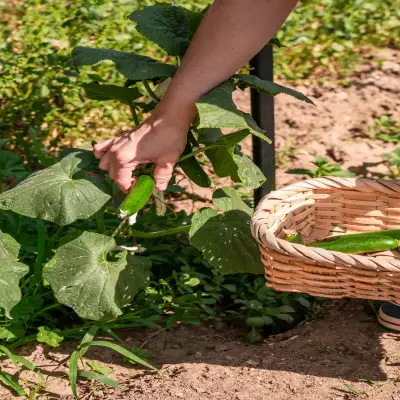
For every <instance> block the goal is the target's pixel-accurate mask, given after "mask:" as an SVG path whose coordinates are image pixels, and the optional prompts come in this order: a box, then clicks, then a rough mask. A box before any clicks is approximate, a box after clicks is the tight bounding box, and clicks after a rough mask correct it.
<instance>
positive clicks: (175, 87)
mask: <svg viewBox="0 0 400 400" xmlns="http://www.w3.org/2000/svg"><path fill="white" fill-rule="evenodd" d="M296 3H297V0H215V1H214V3H213V5H212V6H211V7H210V10H209V11H208V13H207V14H206V16H205V17H204V19H203V21H202V23H201V24H200V26H199V28H198V30H197V32H196V34H195V36H194V38H193V40H192V43H191V44H190V46H189V48H188V50H187V52H186V54H185V56H184V58H183V60H182V64H181V65H180V67H179V68H178V71H177V73H176V74H175V77H174V78H173V79H172V82H171V84H170V87H169V88H168V91H167V93H166V95H165V98H164V100H165V101H164V103H165V104H166V106H167V108H171V109H175V112H176V110H177V109H178V110H179V108H181V107H188V108H190V107H192V112H194V103H195V102H196V101H197V100H198V99H199V98H200V97H201V96H202V95H203V94H205V93H207V92H208V91H210V90H211V89H212V88H214V87H215V86H217V85H218V84H220V83H221V82H223V81H224V80H226V79H228V78H229V77H230V76H231V75H233V74H234V73H235V72H236V71H237V70H238V69H239V68H241V67H242V66H243V65H245V64H246V63H247V62H248V61H249V60H250V59H251V58H252V57H253V56H254V55H255V54H257V53H258V51H259V50H260V49H262V47H263V46H264V45H265V44H266V43H267V42H268V41H269V40H270V39H271V38H272V37H273V36H274V35H275V33H276V32H277V31H278V29H279V28H280V27H281V25H282V24H283V22H284V21H285V20H286V18H287V17H288V15H289V14H290V12H291V11H292V9H293V8H294V7H295V5H296ZM190 104H192V106H190Z"/></svg>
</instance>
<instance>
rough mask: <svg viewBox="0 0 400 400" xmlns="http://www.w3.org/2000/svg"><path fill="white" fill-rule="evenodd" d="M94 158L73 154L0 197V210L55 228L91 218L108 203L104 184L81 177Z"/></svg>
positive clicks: (77, 153) (107, 189) (92, 177)
mask: <svg viewBox="0 0 400 400" xmlns="http://www.w3.org/2000/svg"><path fill="white" fill-rule="evenodd" d="M93 159H94V156H93V155H92V154H91V153H85V152H74V153H72V154H70V155H68V156H66V157H65V158H63V159H62V160H61V161H60V162H59V163H57V164H54V165H52V166H51V167H49V168H47V169H45V170H42V171H39V172H36V173H34V174H32V175H31V176H30V177H29V178H27V179H26V180H24V181H23V182H22V183H20V184H19V185H18V186H16V187H15V188H13V189H11V190H8V191H7V192H5V193H2V194H1V195H0V209H3V210H11V211H14V212H16V213H18V214H21V215H25V216H27V217H31V218H41V219H44V220H46V221H52V222H55V223H57V224H59V225H61V226H62V225H68V224H71V223H72V222H74V221H75V220H77V219H86V218H90V217H91V216H93V215H94V214H95V213H96V212H97V211H98V210H99V209H100V208H101V207H103V205H104V204H105V203H106V202H107V201H108V200H109V199H110V195H109V194H108V193H109V192H110V190H109V188H108V185H107V183H106V182H105V181H104V179H103V180H101V179H99V178H98V177H95V176H85V175H83V174H82V171H84V170H85V169H89V166H90V164H91V163H92V162H93Z"/></svg>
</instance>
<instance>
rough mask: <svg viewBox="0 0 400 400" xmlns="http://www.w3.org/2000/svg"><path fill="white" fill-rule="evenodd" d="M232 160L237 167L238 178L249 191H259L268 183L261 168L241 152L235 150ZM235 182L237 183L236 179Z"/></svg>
mask: <svg viewBox="0 0 400 400" xmlns="http://www.w3.org/2000/svg"><path fill="white" fill-rule="evenodd" d="M232 158H233V162H234V163H235V164H236V166H237V176H238V178H239V180H240V182H242V183H243V185H244V186H246V187H247V188H248V189H257V188H259V187H260V186H262V184H263V183H264V182H265V181H266V178H265V176H264V174H263V173H262V172H261V170H260V168H258V167H257V165H256V164H254V163H253V161H252V160H251V159H250V158H249V157H247V156H246V155H245V154H243V153H242V152H241V151H238V150H235V151H234V152H233V154H232ZM233 180H234V181H237V180H236V179H233Z"/></svg>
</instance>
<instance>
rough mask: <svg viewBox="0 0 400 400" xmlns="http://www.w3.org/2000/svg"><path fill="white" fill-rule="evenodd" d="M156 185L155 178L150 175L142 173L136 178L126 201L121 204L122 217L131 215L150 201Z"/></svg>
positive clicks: (120, 212)
mask: <svg viewBox="0 0 400 400" xmlns="http://www.w3.org/2000/svg"><path fill="white" fill-rule="evenodd" d="M154 186H155V182H154V179H153V178H152V177H151V176H149V175H141V176H139V177H138V178H137V179H136V182H135V184H134V185H133V186H132V188H131V190H130V191H129V193H128V194H127V195H126V197H125V199H124V201H123V202H122V203H121V205H120V206H119V216H120V218H126V217H130V216H131V215H134V214H136V213H137V212H138V211H139V210H141V209H142V208H143V207H144V206H145V205H146V203H147V202H148V201H149V198H150V196H151V195H152V193H153V190H154Z"/></svg>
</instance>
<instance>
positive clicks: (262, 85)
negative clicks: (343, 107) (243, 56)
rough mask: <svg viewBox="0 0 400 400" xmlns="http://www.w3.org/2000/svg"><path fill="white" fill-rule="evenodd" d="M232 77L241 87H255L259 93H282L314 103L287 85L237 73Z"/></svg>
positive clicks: (273, 94)
mask: <svg viewBox="0 0 400 400" xmlns="http://www.w3.org/2000/svg"><path fill="white" fill-rule="evenodd" d="M234 77H235V78H237V79H238V85H239V87H240V88H242V89H244V88H246V87H250V88H253V89H256V90H257V91H259V92H261V93H267V94H270V95H272V96H276V95H277V94H280V93H284V94H287V95H289V96H293V97H294V98H296V99H297V100H301V101H305V102H306V103H310V104H314V103H313V101H312V100H311V99H309V98H308V97H307V96H305V95H304V94H303V93H300V92H298V91H297V90H294V89H290V88H288V87H285V86H282V85H279V84H277V83H274V82H270V81H266V80H263V79H260V78H258V77H257V76H254V75H244V74H237V75H235V76H234ZM314 105H315V104H314Z"/></svg>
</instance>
